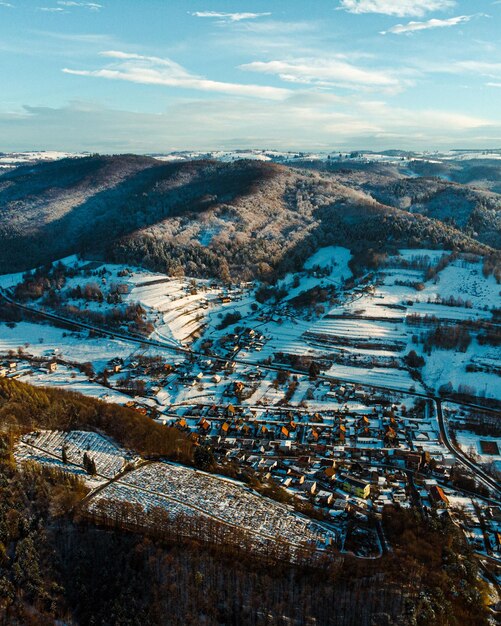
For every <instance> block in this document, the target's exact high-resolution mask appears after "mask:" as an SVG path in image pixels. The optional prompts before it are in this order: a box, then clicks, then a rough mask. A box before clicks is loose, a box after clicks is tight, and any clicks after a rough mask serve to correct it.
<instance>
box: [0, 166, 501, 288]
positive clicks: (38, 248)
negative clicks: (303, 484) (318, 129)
mask: <svg viewBox="0 0 501 626" xmlns="http://www.w3.org/2000/svg"><path fill="white" fill-rule="evenodd" d="M500 206H501V201H500V196H499V195H498V194H495V193H492V192H482V191H479V190H472V189H471V188H464V187H463V186H462V185H460V184H456V183H448V182H443V181H442V182H440V183H439V182H437V180H436V179H427V178H415V177H414V178H406V177H405V176H403V175H402V173H401V172H399V171H397V170H388V171H385V172H384V175H382V174H381V173H380V172H374V170H373V168H370V167H367V168H363V167H362V168H359V169H358V170H357V171H349V170H348V171H347V170H341V171H327V170H326V171H318V170H313V169H304V168H297V167H295V168H292V167H287V166H284V165H277V164H274V163H266V162H260V161H235V162H232V163H222V162H216V161H191V162H181V163H166V162H162V161H159V160H156V159H154V158H150V157H143V156H134V155H121V156H99V155H97V156H96V155H94V156H90V157H86V158H79V159H71V158H68V159H63V160H60V161H55V162H49V163H40V164H37V165H29V166H22V167H18V168H17V169H14V170H11V171H9V172H7V173H5V174H3V175H2V176H0V243H1V246H0V272H1V273H6V272H12V271H20V270H24V269H28V268H31V267H34V266H36V265H40V264H42V263H45V262H49V261H53V260H55V259H57V258H61V257H63V256H66V255H69V254H73V253H78V252H81V253H84V254H87V255H97V256H99V258H104V259H105V260H109V261H117V262H124V263H131V264H132V263H133V264H137V265H143V266H146V267H148V268H150V269H154V270H160V271H163V272H166V273H169V274H176V273H182V272H184V273H186V274H189V275H198V276H215V275H217V276H221V277H223V278H230V277H231V278H239V279H250V278H255V277H258V278H262V279H273V278H274V277H276V276H277V275H278V274H282V273H284V272H285V271H289V270H295V269H297V268H298V267H300V266H301V265H302V263H303V261H304V260H305V258H306V257H307V256H308V255H310V254H311V253H312V252H313V251H314V250H315V249H317V248H318V247H321V246H324V245H331V244H341V245H345V246H347V247H349V248H351V249H353V250H355V251H357V250H362V249H363V250H366V249H369V248H374V249H377V250H381V249H383V248H384V247H388V246H397V245H405V246H411V247H445V248H448V249H459V250H470V251H474V252H479V253H490V252H491V248H490V247H489V246H491V247H499V245H500V234H499V231H500V225H499V215H500V208H499V207H500Z"/></svg>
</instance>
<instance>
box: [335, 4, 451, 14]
mask: <svg viewBox="0 0 501 626" xmlns="http://www.w3.org/2000/svg"><path fill="white" fill-rule="evenodd" d="M455 4H456V2H455V0H341V7H342V8H344V9H346V10H347V11H349V12H350V13H383V14H385V15H395V16H396V17H421V16H423V15H425V14H426V13H429V12H430V11H442V10H444V9H450V8H451V7H453V6H455Z"/></svg>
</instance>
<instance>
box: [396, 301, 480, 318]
mask: <svg viewBox="0 0 501 626" xmlns="http://www.w3.org/2000/svg"><path fill="white" fill-rule="evenodd" d="M412 313H414V314H418V315H423V316H424V315H427V316H430V317H431V316H433V317H436V318H437V319H439V320H451V321H463V320H490V319H491V317H492V315H491V313H490V311H483V310H479V309H474V308H465V307H452V306H445V305H443V304H435V303H434V302H416V303H415V304H414V305H413V306H412V307H409V308H408V309H407V314H408V315H409V314H412Z"/></svg>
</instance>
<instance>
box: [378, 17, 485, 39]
mask: <svg viewBox="0 0 501 626" xmlns="http://www.w3.org/2000/svg"><path fill="white" fill-rule="evenodd" d="M473 17H475V15H458V16H457V17H451V18H449V19H446V20H439V19H431V20H428V21H426V22H409V23H408V24H396V25H395V26H392V27H391V28H389V29H388V30H383V31H381V34H382V35H386V34H388V33H391V34H393V35H403V34H406V33H414V32H416V31H418V30H429V29H431V28H448V27H450V26H457V25H458V24H464V23H465V22H469V21H470V20H471V19H472V18H473Z"/></svg>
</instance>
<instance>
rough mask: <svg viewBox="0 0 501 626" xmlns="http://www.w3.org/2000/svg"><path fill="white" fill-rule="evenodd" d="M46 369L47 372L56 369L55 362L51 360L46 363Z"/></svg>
mask: <svg viewBox="0 0 501 626" xmlns="http://www.w3.org/2000/svg"><path fill="white" fill-rule="evenodd" d="M47 371H48V372H55V371H57V363H56V362H55V361H51V362H50V363H47Z"/></svg>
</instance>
